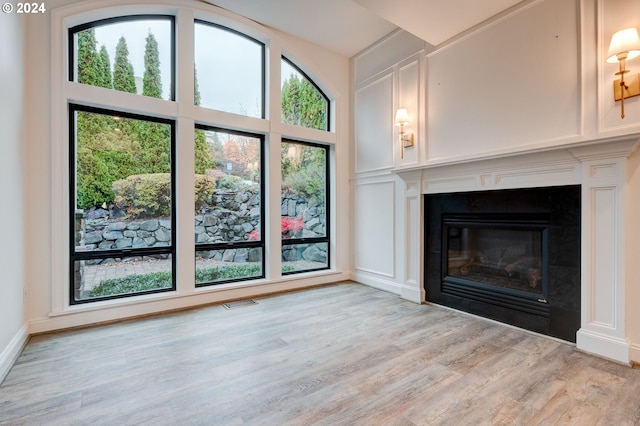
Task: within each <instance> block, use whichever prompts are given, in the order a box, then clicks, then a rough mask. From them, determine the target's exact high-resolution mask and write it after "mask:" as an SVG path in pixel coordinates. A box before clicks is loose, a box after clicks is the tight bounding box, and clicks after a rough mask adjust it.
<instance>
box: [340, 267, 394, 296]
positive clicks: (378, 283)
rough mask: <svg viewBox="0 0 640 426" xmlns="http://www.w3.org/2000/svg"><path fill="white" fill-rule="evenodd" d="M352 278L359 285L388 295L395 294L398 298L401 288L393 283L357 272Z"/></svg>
mask: <svg viewBox="0 0 640 426" xmlns="http://www.w3.org/2000/svg"><path fill="white" fill-rule="evenodd" d="M352 277H353V280H354V281H357V282H359V283H360V284H364V285H367V286H369V287H373V288H377V289H378V290H383V291H388V292H389V293H393V294H397V295H398V296H400V291H401V286H400V284H398V283H396V282H394V281H391V280H388V279H384V278H380V277H373V276H371V275H367V274H363V273H361V272H358V271H356V272H355V273H353V274H352Z"/></svg>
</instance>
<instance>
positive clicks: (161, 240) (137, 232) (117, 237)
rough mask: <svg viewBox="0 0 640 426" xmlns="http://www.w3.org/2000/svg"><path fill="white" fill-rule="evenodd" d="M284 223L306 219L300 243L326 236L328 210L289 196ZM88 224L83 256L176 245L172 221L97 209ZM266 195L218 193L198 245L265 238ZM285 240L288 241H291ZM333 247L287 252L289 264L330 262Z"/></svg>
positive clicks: (221, 256)
mask: <svg viewBox="0 0 640 426" xmlns="http://www.w3.org/2000/svg"><path fill="white" fill-rule="evenodd" d="M281 213H282V215H283V218H286V217H289V218H299V217H300V218H302V223H303V226H302V229H301V230H300V231H298V232H296V233H295V234H294V235H290V234H288V235H287V236H288V237H294V238H301V237H304V238H312V237H320V236H323V235H325V232H326V223H325V217H326V216H325V212H324V207H323V206H315V205H310V204H308V203H307V201H306V200H304V199H302V198H301V197H300V196H298V195H297V194H283V196H282V198H281ZM83 216H84V217H83V218H82V223H83V225H82V229H83V232H82V234H81V236H80V241H79V244H78V246H79V247H83V248H82V249H83V250H86V251H92V250H110V249H127V248H147V247H162V246H168V245H170V243H171V221H170V220H168V219H144V220H126V219H124V218H122V214H121V212H119V211H118V210H117V209H113V208H112V209H108V210H107V209H102V208H97V209H95V208H92V209H90V210H88V211H87V212H85V213H84V215H83ZM260 226H261V224H260V194H259V193H258V191H257V190H254V189H246V190H243V191H231V190H216V191H215V193H214V195H213V197H212V203H211V206H210V207H206V208H203V209H202V210H201V211H200V212H199V214H197V215H196V216H195V227H194V231H195V241H196V244H211V243H217V242H237V241H247V240H251V239H257V238H260V233H261V229H260ZM287 236H285V238H286V237H287ZM326 246H327V244H324V243H323V244H309V245H305V247H303V250H302V251H301V250H300V247H291V248H286V247H285V248H284V249H283V259H282V260H283V261H295V260H306V261H312V262H326V261H327V247H326ZM198 256H200V257H205V258H213V259H216V260H221V261H226V262H255V261H258V260H259V259H260V250H259V249H258V250H257V249H228V250H206V251H205V250H203V251H200V252H198Z"/></svg>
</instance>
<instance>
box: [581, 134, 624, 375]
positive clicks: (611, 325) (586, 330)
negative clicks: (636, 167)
mask: <svg viewBox="0 0 640 426" xmlns="http://www.w3.org/2000/svg"><path fill="white" fill-rule="evenodd" d="M635 142H636V141H625V142H615V143H609V144H598V145H596V146H592V147H589V146H587V147H581V148H574V149H571V150H570V152H571V153H572V154H573V155H574V156H575V157H576V158H577V159H578V160H580V162H581V164H582V244H581V251H582V259H581V263H582V272H581V273H582V286H581V287H582V288H581V296H582V302H581V306H582V309H581V327H580V330H579V331H578V334H577V342H576V343H577V347H578V349H582V350H585V351H587V352H591V353H595V354H598V355H601V356H604V357H607V358H610V359H613V360H616V361H620V362H624V363H629V361H630V352H629V351H630V344H629V341H628V340H627V330H626V312H625V303H626V297H625V296H626V277H625V263H626V261H627V260H629V261H635V260H633V259H627V253H626V251H625V223H626V219H627V218H626V203H627V200H626V175H627V170H626V168H627V157H628V155H629V154H630V153H631V152H632V151H633V147H634V145H635Z"/></svg>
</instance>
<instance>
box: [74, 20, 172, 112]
mask: <svg viewBox="0 0 640 426" xmlns="http://www.w3.org/2000/svg"><path fill="white" fill-rule="evenodd" d="M145 20H147V21H149V20H156V21H163V20H166V21H169V22H170V23H171V25H170V27H171V36H170V37H171V52H170V57H171V64H170V67H171V68H170V69H171V76H170V78H169V84H170V85H171V87H170V89H169V96H170V98H171V99H169V101H170V102H175V101H176V71H177V70H176V50H177V49H176V17H175V16H174V15H163V14H138V15H124V16H117V17H113V18H105V19H99V20H97V21H91V22H86V23H84V24H80V25H75V26H73V27H69V28H68V29H67V33H68V37H67V41H68V46H67V52H68V60H69V63H68V64H67V68H68V80H69V81H70V82H73V83H78V84H83V83H79V82H77V81H75V80H74V79H75V77H76V76H75V69H76V67H75V61H76V49H75V37H74V35H75V34H76V33H79V32H80V31H84V30H88V29H90V28H95V27H100V26H103V25H108V24H115V23H120V22H127V21H145ZM114 60H115V58H114ZM107 90H115V89H107ZM139 96H142V95H139Z"/></svg>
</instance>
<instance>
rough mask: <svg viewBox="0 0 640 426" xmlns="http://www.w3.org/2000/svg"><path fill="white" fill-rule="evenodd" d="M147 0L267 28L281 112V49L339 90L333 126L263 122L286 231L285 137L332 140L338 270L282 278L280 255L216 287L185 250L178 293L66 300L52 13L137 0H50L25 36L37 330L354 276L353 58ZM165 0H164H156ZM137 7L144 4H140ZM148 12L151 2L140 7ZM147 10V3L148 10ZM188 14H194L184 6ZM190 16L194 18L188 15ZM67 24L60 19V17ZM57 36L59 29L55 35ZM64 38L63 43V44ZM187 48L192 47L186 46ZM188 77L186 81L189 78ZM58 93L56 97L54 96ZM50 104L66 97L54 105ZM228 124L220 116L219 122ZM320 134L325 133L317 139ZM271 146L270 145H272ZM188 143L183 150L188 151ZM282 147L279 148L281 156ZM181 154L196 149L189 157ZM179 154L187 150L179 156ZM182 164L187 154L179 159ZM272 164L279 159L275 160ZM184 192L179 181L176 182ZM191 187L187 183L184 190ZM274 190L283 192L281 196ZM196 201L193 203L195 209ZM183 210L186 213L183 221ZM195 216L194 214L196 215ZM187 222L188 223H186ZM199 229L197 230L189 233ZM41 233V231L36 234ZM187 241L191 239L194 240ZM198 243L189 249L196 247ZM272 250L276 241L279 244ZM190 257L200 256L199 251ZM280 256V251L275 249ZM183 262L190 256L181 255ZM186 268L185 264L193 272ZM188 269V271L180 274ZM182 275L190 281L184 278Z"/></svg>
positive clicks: (201, 8) (62, 113)
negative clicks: (261, 272) (194, 269)
mask: <svg viewBox="0 0 640 426" xmlns="http://www.w3.org/2000/svg"><path fill="white" fill-rule="evenodd" d="M136 3H140V4H149V5H153V6H152V7H163V6H162V4H165V5H168V9H171V8H173V7H180V8H182V9H181V10H183V11H185V12H187V14H189V13H193V14H194V16H198V17H206V16H215V17H217V18H219V19H220V20H221V21H222V22H224V23H225V24H226V25H229V26H233V25H238V26H239V27H241V28H243V29H247V30H248V31H251V34H252V35H253V36H256V37H257V36H260V38H261V39H263V40H267V41H268V47H269V51H268V54H267V57H272V58H274V60H273V61H272V63H271V65H270V66H268V68H269V69H268V71H267V81H268V82H267V84H268V85H270V86H269V88H268V91H269V92H271V91H273V90H276V93H275V101H272V102H270V103H269V104H268V110H269V112H270V114H271V115H272V116H275V117H279V115H278V114H279V108H280V107H279V99H280V96H279V86H280V75H279V72H280V70H279V62H280V54H281V52H285V53H286V55H287V56H288V57H289V58H290V59H292V60H294V61H296V62H297V63H299V64H300V65H302V66H303V67H304V70H305V72H307V74H308V75H309V76H311V77H312V78H314V79H317V80H316V81H317V82H318V83H319V84H320V85H321V87H322V89H323V90H325V91H326V92H327V93H329V94H331V95H332V96H334V97H335V104H334V107H335V109H334V111H336V113H335V115H334V117H332V120H331V121H332V123H335V132H331V133H328V132H319V131H316V130H311V129H299V128H294V127H295V126H285V125H282V124H281V123H280V120H279V119H278V120H272V121H271V122H269V123H265V122H261V123H259V127H260V129H262V131H263V132H265V134H266V139H267V143H268V148H267V151H268V154H267V157H268V158H267V162H268V163H267V164H269V166H270V167H272V170H275V172H274V176H272V179H270V182H269V188H270V190H271V195H267V198H268V200H267V204H268V206H267V208H268V211H270V212H271V216H272V218H271V220H269V222H268V225H267V226H271V227H276V229H277V230H278V232H275V234H276V235H279V226H280V223H279V214H280V213H279V212H280V206H279V190H280V186H279V185H280V182H279V174H280V171H279V158H280V154H279V149H280V145H279V142H280V137H281V136H283V135H284V136H287V137H290V138H296V139H301V140H320V141H321V142H326V143H328V144H330V145H331V146H332V148H333V149H332V157H333V158H334V159H335V163H334V165H335V166H336V167H335V168H334V175H333V176H332V182H331V184H332V187H333V190H334V191H333V194H332V195H333V197H332V200H331V201H332V212H331V213H332V219H333V222H332V225H333V227H332V238H333V239H332V246H331V250H332V253H333V256H332V257H333V258H332V262H331V267H332V269H331V270H330V271H322V272H315V273H309V274H301V275H291V276H287V277H280V274H279V264H278V268H277V270H276V271H274V269H276V268H275V267H274V265H275V264H274V263H273V261H271V262H269V263H268V265H267V269H268V270H271V272H272V276H275V277H276V278H271V279H270V278H269V277H268V278H267V279H266V280H262V281H260V282H259V283H256V282H245V283H238V284H233V285H221V286H212V287H210V288H201V289H197V290H196V289H194V287H193V280H192V277H193V273H191V274H189V265H190V264H191V263H190V262H189V261H187V262H184V260H183V261H181V260H180V259H178V264H179V266H180V265H182V266H180V267H179V268H178V272H177V273H178V277H182V278H183V279H179V286H180V288H179V290H178V292H177V294H172V293H164V294H160V295H151V296H139V297H136V298H126V299H120V300H116V301H108V302H101V303H97V304H86V305H82V306H74V307H69V306H68V304H65V301H64V300H65V296H66V294H68V285H69V283H68V280H67V279H65V274H66V277H68V270H67V265H66V262H65V258H68V257H65V255H64V253H66V250H67V247H68V246H67V244H66V240H65V239H66V238H67V235H68V232H67V230H66V229H67V228H66V226H67V223H68V222H67V220H68V219H67V212H66V209H67V208H68V207H67V201H66V200H67V197H68V194H67V191H68V189H67V187H66V186H65V184H64V178H63V175H66V173H68V171H67V170H66V168H65V167H66V166H65V162H66V158H68V157H65V150H66V149H67V144H68V140H67V138H66V136H65V129H66V108H65V101H64V98H63V96H62V95H61V93H63V92H64V91H65V90H67V88H65V87H63V81H64V78H65V76H66V74H65V73H64V72H63V71H61V69H62V68H63V67H64V66H65V62H64V60H63V59H62V58H61V56H62V55H61V54H60V51H59V50H56V49H62V48H64V47H65V45H64V44H63V43H62V42H61V39H63V38H64V35H65V34H66V33H65V32H64V30H63V29H62V28H57V27H56V28H52V22H58V21H57V20H60V19H63V18H61V16H66V15H65V14H66V13H67V12H66V11H68V10H73V11H74V13H75V11H80V10H82V9H83V8H84V7H85V5H89V6H91V7H101V8H102V7H107V6H119V7H128V6H129V5H133V3H132V2H130V1H125V0H109V1H103V2H100V4H98V3H96V2H92V1H84V2H83V1H77V0H51V1H50V2H48V3H47V8H48V12H47V13H46V14H44V15H41V16H38V17H37V18H30V20H29V21H28V22H27V33H28V36H27V40H26V44H25V46H24V50H25V55H26V61H27V62H26V63H27V64H28V67H27V69H26V77H25V78H26V79H27V80H28V81H29V87H28V88H27V95H26V103H27V105H28V108H29V114H30V116H33V117H39V119H38V121H37V122H30V123H28V124H29V125H28V126H27V128H26V138H25V139H26V141H27V144H26V147H25V150H26V155H27V156H28V157H29V158H30V163H29V168H28V169H27V171H26V174H27V182H28V183H27V187H26V188H25V196H26V205H27V211H26V214H27V217H26V221H27V223H33V226H29V228H28V229H27V230H26V233H27V238H28V241H36V240H37V241H38V243H37V244H35V243H34V244H30V243H28V245H27V247H26V248H27V251H28V253H29V261H30V263H32V264H34V265H38V267H37V268H28V270H27V272H26V274H27V282H28V286H29V298H28V312H27V317H28V319H29V325H30V331H31V332H42V331H48V330H54V329H59V328H65V327H72V326H77V325H83V324H91V323H95V322H101V321H110V320H114V319H119V318H124V317H131V316H137V315H144V314H148V313H154V312H161V311H163V310H169V309H177V308H184V307H189V306H195V305H199V304H205V303H215V302H219V301H224V300H229V299H237V298H244V297H252V296H256V295H260V294H266V293H270V292H276V291H283V290H291V289H295V288H302V287H305V286H311V285H318V284H322V283H327V282H334V281H340V280H343V279H345V278H348V277H349V276H350V275H349V271H350V269H351V265H350V256H349V253H350V238H349V231H348V230H349V212H350V200H351V194H350V186H349V185H348V179H349V164H350V160H349V149H348V140H349V60H348V58H346V57H343V56H340V55H338V54H335V53H332V52H329V51H327V50H325V49H323V48H321V47H318V46H315V45H312V44H309V43H306V42H304V41H301V40H299V39H296V38H293V37H291V36H288V35H286V34H282V33H278V32H275V31H273V30H271V29H268V28H264V27H261V26H260V25H258V24H256V23H255V22H253V21H250V20H248V19H244V18H242V17H239V16H237V15H234V14H232V13H230V12H227V11H224V10H221V9H218V8H216V7H214V6H211V5H208V4H205V3H203V2H199V1H189V0H176V1H171V0H160V1H155V0H140V1H139V2H136ZM157 5H160V6H157ZM132 7H134V8H135V7H136V6H135V5H133V6H132ZM139 10H140V11H144V10H145V9H139ZM147 10H148V9H147ZM93 16H94V19H99V18H101V17H102V18H103V17H105V16H104V14H102V15H101V14H100V13H96V14H94V15H93ZM181 16H183V17H184V16H186V15H185V14H183V15H181ZM187 22H189V21H188V19H187ZM60 27H61V26H60ZM54 35H57V36H54ZM180 42H182V43H183V44H181V46H186V49H184V50H183V51H182V53H180V52H179V60H180V58H183V57H184V56H180V55H184V52H185V51H186V50H188V49H189V43H192V42H190V41H188V40H179V43H180ZM60 46H62V47H60ZM187 56H188V55H187ZM183 86H184V85H183ZM52 102H55V103H52ZM52 105H59V106H55V107H52ZM185 111H187V112H186V113H185V114H187V115H188V114H189V113H190V112H189V106H187V107H186V109H185ZM219 115H220V116H221V119H222V120H227V121H228V123H224V125H231V128H240V129H242V128H243V126H244V125H245V124H246V123H247V122H249V121H250V120H245V119H244V118H243V117H241V118H237V117H230V116H229V115H225V114H219ZM221 125H222V124H221ZM318 138H320V139H318ZM269 152H271V154H269ZM179 154H180V152H179V153H178V155H177V157H180V155H179ZM276 154H277V155H276ZM183 158H192V157H188V156H183ZM178 161H180V158H179V159H178ZM181 164H182V163H181ZM274 167H277V169H276V168H274ZM178 181H179V182H178V185H181V184H182V185H184V183H180V181H182V182H186V181H187V180H186V179H182V180H181V179H178ZM178 189H179V191H180V189H181V188H180V187H178ZM183 193H186V191H184V190H183ZM274 194H275V195H274ZM191 210H192V209H191ZM46 214H51V215H52V216H51V217H52V218H53V220H52V222H51V223H47V221H43V220H42V217H43V215H46ZM192 214H193V213H192V211H190V209H189V208H188V206H186V207H185V206H184V205H180V206H178V215H177V216H178V221H179V226H178V229H180V227H181V226H182V227H183V228H182V229H191V228H189V227H190V226H191V227H192V226H193V225H192V223H189V219H184V218H189V217H192V216H191V215H192ZM180 216H182V218H183V219H182V222H180V220H181V219H180ZM192 220H193V219H191V221H192ZM180 223H181V224H182V225H180ZM191 234H192V232H191ZM36 236H37V239H36ZM184 240H186V238H183V239H182V240H181V241H180V242H178V244H179V245H178V250H179V254H180V250H181V247H182V248H183V249H184V247H185V245H184ZM268 245H269V246H268V247H269V248H270V249H273V248H274V247H278V248H279V242H278V243H277V244H274V243H273V242H271V241H270V242H268ZM187 247H188V245H187ZM192 250H193V248H192V246H191V248H188V249H187V250H183V251H182V252H183V253H185V252H188V253H192ZM272 251H273V250H272ZM191 256H193V255H192V254H191ZM271 258H272V259H274V258H275V259H277V256H272V257H271ZM180 262H182V263H180ZM184 271H187V272H186V273H185V272H184ZM181 274H182V275H181ZM184 283H187V284H186V285H184Z"/></svg>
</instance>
